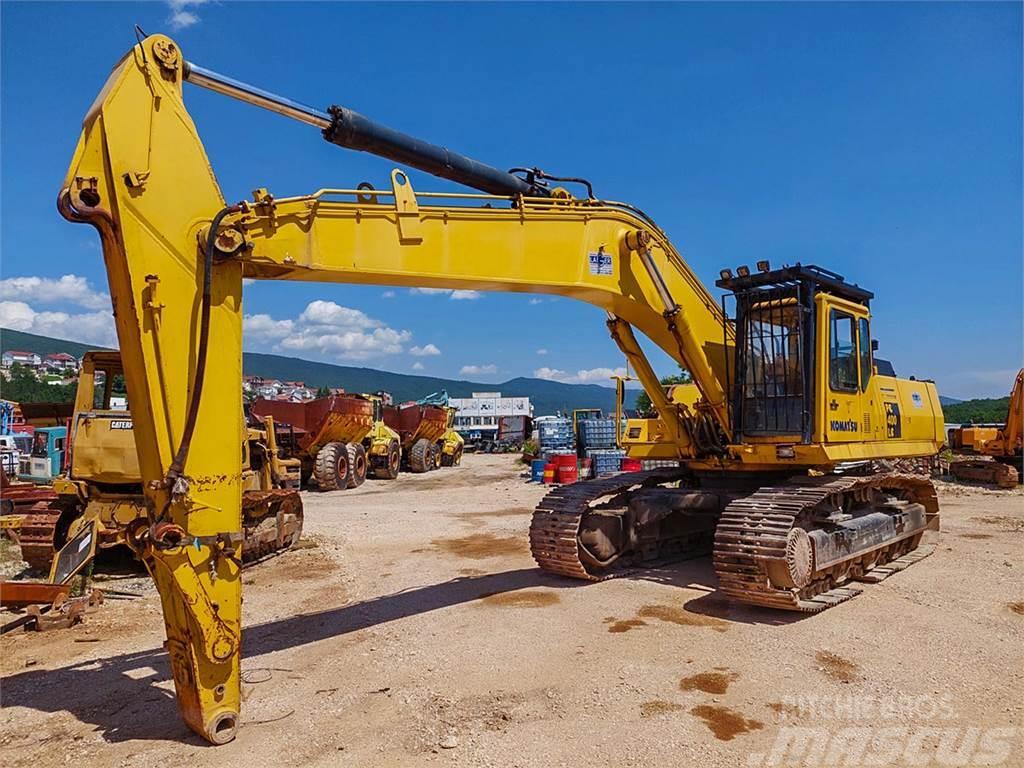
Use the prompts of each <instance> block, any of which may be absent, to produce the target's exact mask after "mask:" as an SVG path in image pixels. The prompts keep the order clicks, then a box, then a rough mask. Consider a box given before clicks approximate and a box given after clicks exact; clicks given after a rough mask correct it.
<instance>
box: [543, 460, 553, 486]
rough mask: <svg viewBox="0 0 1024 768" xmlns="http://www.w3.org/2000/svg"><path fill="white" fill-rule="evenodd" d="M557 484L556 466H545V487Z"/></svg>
mask: <svg viewBox="0 0 1024 768" xmlns="http://www.w3.org/2000/svg"><path fill="white" fill-rule="evenodd" d="M554 483H555V465H554V464H545V465H544V485H554Z"/></svg>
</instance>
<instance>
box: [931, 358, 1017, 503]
mask: <svg viewBox="0 0 1024 768" xmlns="http://www.w3.org/2000/svg"><path fill="white" fill-rule="evenodd" d="M947 444H948V445H949V447H950V448H952V449H953V451H954V452H955V453H956V454H966V455H967V456H978V457H985V458H966V457H964V456H957V457H956V458H954V459H953V460H952V461H951V462H950V463H949V472H950V474H952V475H953V477H955V478H957V479H958V480H969V481H972V482H982V483H994V484H995V485H998V486H999V487H1000V488H1014V487H1016V486H1017V485H1018V484H1020V482H1021V479H1022V478H1024V368H1021V369H1020V371H1018V372H1017V378H1016V379H1015V380H1014V382H1013V389H1012V390H1010V404H1009V407H1008V408H1007V409H1006V419H1004V421H1003V425H1002V426H1001V427H978V426H974V425H965V426H962V427H955V428H953V429H950V430H949V433H948V435H947Z"/></svg>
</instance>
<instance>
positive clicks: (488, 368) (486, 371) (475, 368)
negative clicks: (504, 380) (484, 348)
mask: <svg viewBox="0 0 1024 768" xmlns="http://www.w3.org/2000/svg"><path fill="white" fill-rule="evenodd" d="M497 372H498V366H496V365H495V364H494V363H488V364H487V365H464V366H462V367H461V368H460V369H459V373H461V374H462V375H463V376H492V375H494V374H495V373H497Z"/></svg>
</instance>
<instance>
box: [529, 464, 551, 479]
mask: <svg viewBox="0 0 1024 768" xmlns="http://www.w3.org/2000/svg"><path fill="white" fill-rule="evenodd" d="M547 463H548V462H547V460H546V459H534V460H533V461H531V462H530V482H533V483H543V482H544V465H545V464H547Z"/></svg>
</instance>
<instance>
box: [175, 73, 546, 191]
mask: <svg viewBox="0 0 1024 768" xmlns="http://www.w3.org/2000/svg"><path fill="white" fill-rule="evenodd" d="M184 72H185V80H186V81H187V82H189V83H192V84H193V85H198V86H199V87H201V88H206V89H208V90H211V91H215V92H217V93H220V94H222V95H224V96H230V97H231V98H234V99H238V100H239V101H244V102H245V103H246V104H253V105H254V106H257V107H262V108H263V109H268V110H270V111H271V112H276V113H277V114H279V115H284V116H285V117H290V118H292V119H293V120H298V121H299V122H302V123H306V124H307V125H312V126H314V127H316V128H319V129H320V130H321V131H323V135H324V138H325V139H327V140H328V141H329V142H331V143H332V144H337V145H338V146H340V147H346V148H348V149H358V150H360V151H362V152H369V153H370V154H373V155H378V156H380V157H386V158H387V159H389V160H394V161H395V162H397V163H402V164H404V165H407V166H409V167H411V168H416V169H417V170H420V171H424V172H425V173H430V174H433V175H434V176H440V177H441V178H442V179H450V180H451V181H455V182H458V183H459V184H465V185H466V186H467V187H472V188H473V189H479V190H481V191H482V192H487V193H489V194H492V195H509V196H512V195H527V196H529V197H547V196H548V194H549V192H548V190H547V188H546V187H543V186H541V185H539V184H532V183H530V182H528V181H526V180H525V179H521V178H519V177H518V176H516V175H514V174H511V173H508V172H506V171H502V170H499V169H497V168H494V167H493V166H490V165H486V164H485V163H481V162H478V161H476V160H474V159H472V158H471V157H466V156H465V155H460V154H459V153H458V152H452V151H451V150H449V149H447V148H445V147H441V146H438V145H437V144H431V143H430V142H427V141H422V140H421V139H417V138H415V137H414V136H410V135H408V134H406V133H402V132H401V131H396V130H395V129H393V128H389V127H388V126H386V125H383V124H381V123H378V122H376V121H374V120H371V119H370V118H368V117H366V116H365V115H361V114H359V113H358V112H355V111H353V110H351V109H348V108H347V107H340V106H334V107H331V108H330V109H329V110H328V111H327V112H321V111H320V110H318V109H313V108H312V107H308V106H306V105H305V104H300V103H298V102H296V101H292V100H291V99H286V98H285V97H283V96H278V95H277V94H274V93H270V92H269V91H264V90H262V89H261V88H256V87H255V86H252V85H249V84H248V83H243V82H241V81H239V80H235V79H233V78H230V77H227V76H225V75H222V74H220V73H218V72H214V71H212V70H209V69H204V68H203V67H200V66H198V65H196V64H193V63H191V62H185V67H184Z"/></svg>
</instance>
